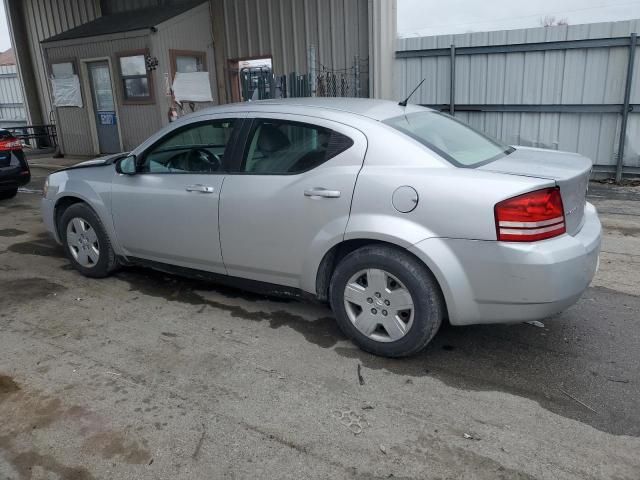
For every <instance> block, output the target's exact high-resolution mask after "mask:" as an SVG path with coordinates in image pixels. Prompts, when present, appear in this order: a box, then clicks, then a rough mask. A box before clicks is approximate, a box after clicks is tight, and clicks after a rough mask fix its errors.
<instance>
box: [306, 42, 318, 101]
mask: <svg viewBox="0 0 640 480" xmlns="http://www.w3.org/2000/svg"><path fill="white" fill-rule="evenodd" d="M307 66H308V67H309V68H308V71H309V85H310V90H311V95H310V96H311V97H315V96H316V91H317V90H318V85H317V80H318V74H317V68H318V67H317V61H316V46H315V45H310V46H309V48H308V49H307Z"/></svg>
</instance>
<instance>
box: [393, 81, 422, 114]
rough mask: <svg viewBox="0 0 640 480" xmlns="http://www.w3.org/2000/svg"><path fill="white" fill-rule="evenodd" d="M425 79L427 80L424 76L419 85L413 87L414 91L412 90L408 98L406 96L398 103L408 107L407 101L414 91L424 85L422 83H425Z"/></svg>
mask: <svg viewBox="0 0 640 480" xmlns="http://www.w3.org/2000/svg"><path fill="white" fill-rule="evenodd" d="M425 80H426V78H423V79H422V81H421V82H420V83H419V84H418V86H417V87H416V88H414V89H413V92H411V93H410V94H409V96H408V97H407V98H405V99H404V100H403V101H401V102H400V103H398V105H400V106H401V107H406V106H407V102H408V101H409V99H410V98H411V97H412V96H413V94H414V93H416V90H418V89H419V88H420V87H421V86H422V84H423V83H424V81H425Z"/></svg>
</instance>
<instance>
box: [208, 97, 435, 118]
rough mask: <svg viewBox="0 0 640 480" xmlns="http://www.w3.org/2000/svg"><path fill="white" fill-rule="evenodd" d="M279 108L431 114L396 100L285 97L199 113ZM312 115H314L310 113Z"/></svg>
mask: <svg viewBox="0 0 640 480" xmlns="http://www.w3.org/2000/svg"><path fill="white" fill-rule="evenodd" d="M274 107H276V108H277V110H278V111H279V112H286V111H295V112H296V113H299V112H300V111H301V110H305V109H310V108H311V109H318V110H324V111H325V112H327V111H340V112H344V113H351V114H354V115H360V116H364V117H368V118H371V119H373V120H379V121H382V120H386V119H388V118H392V117H397V116H400V115H404V114H407V113H413V112H417V111H429V110H430V109H428V108H425V107H421V106H419V105H411V104H409V105H407V106H406V107H402V106H400V105H399V104H398V102H395V101H389V100H376V99H371V98H345V97H340V98H321V97H303V98H282V99H275V100H258V101H251V102H243V103H233V104H226V105H219V106H216V107H210V108H207V109H203V110H199V111H198V114H200V115H201V114H203V113H207V112H211V113H217V112H220V111H224V112H230V111H234V110H235V111H243V112H244V111H261V110H262V111H273V108H274ZM307 113H310V112H307Z"/></svg>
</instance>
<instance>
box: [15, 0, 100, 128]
mask: <svg viewBox="0 0 640 480" xmlns="http://www.w3.org/2000/svg"><path fill="white" fill-rule="evenodd" d="M22 1H23V8H24V22H25V28H26V30H27V34H28V39H29V49H30V51H31V58H32V59H33V65H34V70H35V72H34V75H35V76H36V77H37V85H38V95H39V97H40V98H39V101H40V106H41V109H42V113H43V116H44V117H45V118H44V119H43V121H44V122H48V121H49V118H48V117H49V114H50V112H51V100H50V96H49V88H50V87H49V82H48V79H47V71H46V66H45V61H44V58H43V54H42V49H41V46H40V42H41V41H42V40H45V39H47V38H49V37H52V36H53V35H57V34H58V33H61V32H64V31H66V30H69V29H70V28H74V27H77V26H78V25H82V24H83V23H87V22H90V21H91V20H94V19H95V18H97V17H99V16H100V2H99V0H55V1H50V0H22Z"/></svg>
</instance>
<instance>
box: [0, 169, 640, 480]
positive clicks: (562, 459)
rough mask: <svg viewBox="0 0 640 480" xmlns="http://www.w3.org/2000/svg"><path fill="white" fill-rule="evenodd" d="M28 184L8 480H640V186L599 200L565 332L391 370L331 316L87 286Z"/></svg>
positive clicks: (6, 297)
mask: <svg viewBox="0 0 640 480" xmlns="http://www.w3.org/2000/svg"><path fill="white" fill-rule="evenodd" d="M65 161H67V162H68V160H65ZM60 162H63V161H62V160H61V161H60ZM33 163H37V162H35V161H34V162H33ZM52 163H53V161H48V163H47V162H45V163H43V164H39V165H43V166H44V167H48V168H51V164H52ZM33 173H34V180H33V182H32V184H31V185H30V186H29V187H28V189H27V190H25V191H24V192H23V193H20V194H19V195H18V197H17V198H16V199H13V200H9V201H3V202H2V203H0V478H2V479H4V478H8V479H27V478H32V479H55V478H60V479H75V480H80V479H99V478H100V479H101V478H105V479H130V478H136V479H146V478H149V479H151V478H153V479H156V478H171V479H182V478H184V479H187V478H188V479H194V478H203V479H204V478H207V479H210V478H211V479H212V478H265V479H266V478H277V479H281V478H291V479H300V478H359V479H371V478H396V479H397V478H407V479H408V478H416V479H422V478H434V479H436V478H438V479H445V478H446V479H460V478H474V479H475V478H479V479H530V478H539V479H630V480H631V479H633V480H637V479H639V478H640V453H639V452H640V439H639V438H638V437H639V436H640V328H639V326H640V315H639V312H640V296H639V295H640V268H639V267H640V202H639V201H638V200H640V189H638V188H635V189H634V188H621V187H612V186H603V185H599V184H592V186H591V189H590V200H591V201H592V202H593V203H595V204H596V206H597V207H598V209H599V211H600V214H601V219H602V221H603V224H604V227H605V236H604V244H603V253H602V256H601V266H600V271H599V273H598V275H597V277H596V279H595V281H594V283H593V286H592V287H591V288H590V289H589V290H588V291H587V292H586V293H585V295H584V297H583V298H582V300H580V302H579V303H578V304H577V305H576V306H574V307H572V308H571V309H569V310H568V311H567V312H565V313H564V314H562V315H561V316H560V317H559V318H555V319H549V320H546V321H544V328H539V327H536V326H532V325H526V324H523V325H512V326H478V327H467V328H454V327H450V326H448V327H444V328H443V329H442V331H441V332H440V333H439V334H438V336H437V337H436V339H435V340H434V342H433V343H432V345H430V347H429V348H428V349H427V350H426V351H425V352H423V353H422V354H420V355H419V356H417V357H415V358H411V359H404V360H388V359H382V358H377V357H374V356H371V355H368V354H366V353H363V352H361V351H360V350H358V349H357V348H356V347H354V346H353V345H352V344H351V343H349V342H348V341H346V340H345V339H344V338H343V337H342V335H341V334H340V333H339V331H338V329H337V328H336V326H335V323H334V320H333V319H332V316H331V312H330V311H329V310H328V309H327V308H325V307H322V306H318V305H311V304H304V303H298V302H283V301H281V300H277V299H270V298H265V297H261V296H256V295H251V294H247V293H245V292H242V291H239V290H234V289H230V288H225V287H223V286H216V285H212V284H209V283H203V282H195V281H190V280H185V279H183V278H180V277H175V276H170V275H165V274H160V273H155V272H153V271H150V270H144V269H125V270H122V271H121V272H119V273H118V274H116V275H114V276H113V277H111V278H108V279H105V280H89V279H87V278H84V277H82V276H80V275H79V274H78V273H76V272H75V271H74V270H72V269H71V268H70V267H69V263H68V262H67V260H65V258H64V257H63V252H62V250H61V248H59V247H58V246H57V245H56V244H54V243H53V242H52V241H51V240H50V239H49V237H48V236H47V234H46V233H45V231H44V228H43V226H42V224H41V221H40V214H39V211H38V204H39V195H38V193H37V191H38V189H40V188H41V186H42V183H43V180H44V176H45V175H46V173H47V170H46V169H43V168H41V167H34V169H33ZM359 367H360V372H361V375H362V379H363V382H360V381H359V379H358V368H359Z"/></svg>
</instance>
